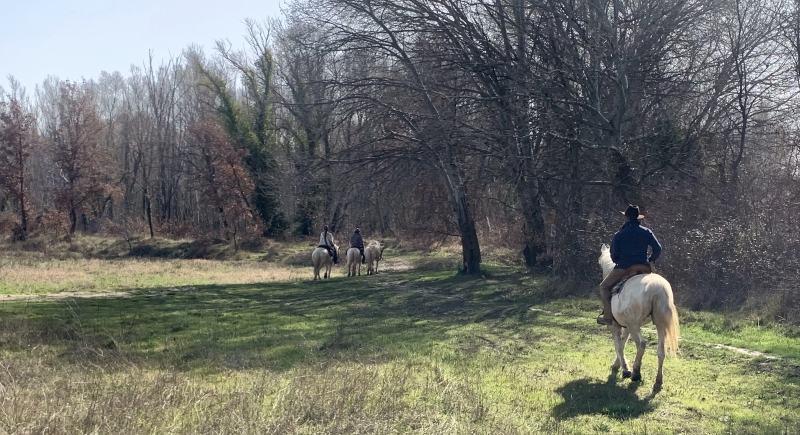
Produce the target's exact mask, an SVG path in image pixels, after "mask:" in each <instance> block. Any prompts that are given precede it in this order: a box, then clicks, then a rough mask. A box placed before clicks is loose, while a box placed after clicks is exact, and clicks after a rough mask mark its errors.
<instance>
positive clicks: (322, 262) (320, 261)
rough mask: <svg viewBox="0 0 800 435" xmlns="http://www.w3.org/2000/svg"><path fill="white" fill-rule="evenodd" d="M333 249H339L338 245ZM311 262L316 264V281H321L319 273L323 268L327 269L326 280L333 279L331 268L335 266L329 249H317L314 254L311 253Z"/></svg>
mask: <svg viewBox="0 0 800 435" xmlns="http://www.w3.org/2000/svg"><path fill="white" fill-rule="evenodd" d="M333 249H339V247H338V246H336V244H334V245H333ZM311 261H313V262H314V280H317V279H320V277H319V271H320V269H322V268H323V267H324V268H325V275H324V277H325V278H330V277H331V266H333V257H332V256H331V254H330V253H329V252H328V250H327V249H325V248H321V247H319V246H318V247H317V248H316V249H314V252H312V253H311Z"/></svg>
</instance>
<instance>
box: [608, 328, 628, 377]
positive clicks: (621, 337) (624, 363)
mask: <svg viewBox="0 0 800 435" xmlns="http://www.w3.org/2000/svg"><path fill="white" fill-rule="evenodd" d="M609 329H610V330H611V338H612V339H613V340H614V351H615V352H616V354H617V359H616V360H615V361H614V364H613V365H612V366H611V370H614V371H617V370H619V369H620V368H621V369H622V377H623V378H627V377H630V375H631V372H630V370H628V360H627V359H625V343H627V341H628V329H627V328H620V327H619V326H609Z"/></svg>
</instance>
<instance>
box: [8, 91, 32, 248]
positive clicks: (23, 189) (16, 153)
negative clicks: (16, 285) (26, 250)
mask: <svg viewBox="0 0 800 435" xmlns="http://www.w3.org/2000/svg"><path fill="white" fill-rule="evenodd" d="M35 126H36V118H35V117H34V116H33V114H31V113H28V112H26V111H25V110H24V109H23V108H22V105H21V104H20V102H19V100H17V99H16V98H11V101H10V102H9V103H0V188H2V190H3V191H4V192H5V194H6V195H8V196H9V197H10V198H11V199H12V200H15V201H17V209H18V212H19V219H20V226H19V233H18V234H16V235H15V236H16V237H17V238H18V239H20V240H25V239H26V238H27V236H28V198H27V191H28V187H27V184H26V178H27V176H28V158H29V157H30V155H31V152H32V151H33V148H34V146H35V144H36V131H35Z"/></svg>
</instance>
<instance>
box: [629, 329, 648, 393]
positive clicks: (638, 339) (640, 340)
mask: <svg viewBox="0 0 800 435" xmlns="http://www.w3.org/2000/svg"><path fill="white" fill-rule="evenodd" d="M631 328H632V329H633V330H632V331H631V335H633V341H634V342H635V343H636V359H634V360H633V375H632V376H631V380H632V381H634V382H639V381H641V380H642V372H641V369H642V357H643V356H644V348H645V347H646V346H647V343H646V342H645V341H644V337H643V336H642V331H641V330H640V329H639V327H638V326H632V327H631Z"/></svg>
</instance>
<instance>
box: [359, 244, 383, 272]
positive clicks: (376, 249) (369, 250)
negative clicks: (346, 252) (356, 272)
mask: <svg viewBox="0 0 800 435" xmlns="http://www.w3.org/2000/svg"><path fill="white" fill-rule="evenodd" d="M384 249H386V247H385V246H381V244H380V243H379V242H378V241H377V240H373V241H371V242H369V245H367V247H366V248H364V257H365V258H366V261H367V275H373V274H376V273H378V262H379V261H380V260H382V259H383V250H384ZM373 263H375V268H373V267H372V264H373Z"/></svg>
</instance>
